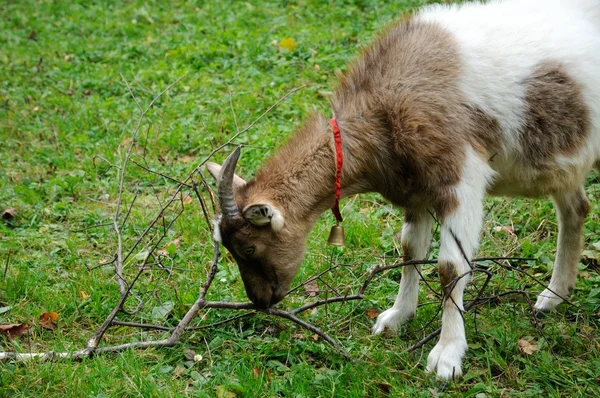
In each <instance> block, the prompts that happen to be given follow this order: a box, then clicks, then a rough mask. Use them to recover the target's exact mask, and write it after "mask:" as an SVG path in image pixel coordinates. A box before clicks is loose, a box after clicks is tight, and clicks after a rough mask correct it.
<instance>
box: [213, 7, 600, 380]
mask: <svg viewBox="0 0 600 398" xmlns="http://www.w3.org/2000/svg"><path fill="white" fill-rule="evenodd" d="M597 4H598V3H597V1H595V0H574V1H569V2H566V1H560V0H521V1H515V0H505V1H498V0H492V1H490V2H487V3H485V4H483V3H467V4H463V5H451V6H443V5H436V6H429V7H426V8H424V9H423V10H421V11H419V12H417V13H415V14H414V15H412V16H411V17H410V18H404V19H403V20H402V21H400V22H398V23H396V24H395V25H393V26H391V27H389V28H387V30H386V31H385V32H384V33H383V34H382V35H381V36H380V37H379V38H377V39H376V40H375V41H374V43H373V44H372V45H371V46H369V47H368V48H366V49H365V50H364V52H363V54H362V55H361V56H360V57H359V58H358V60H356V61H355V62H354V63H353V64H351V66H350V67H349V69H348V71H347V72H346V73H345V74H344V75H343V76H342V77H341V78H340V83H339V86H338V87H337V89H336V91H335V93H334V96H333V98H332V100H331V107H332V111H333V115H334V117H335V119H336V120H337V123H338V125H339V128H340V130H341V137H342V151H343V154H344V163H343V169H342V181H341V184H342V196H348V195H353V194H357V193H362V192H379V193H380V194H381V195H382V196H383V197H384V198H386V199H387V200H389V201H390V202H391V203H392V204H393V205H395V206H398V207H401V208H403V209H404V215H405V223H404V225H403V227H402V233H401V243H402V248H403V252H404V255H405V256H406V257H407V258H408V259H413V260H420V259H424V258H425V256H426V253H427V250H428V247H429V245H430V241H431V239H432V222H433V217H432V213H431V212H434V213H435V214H436V215H437V217H438V218H439V220H440V221H441V231H440V239H441V246H440V250H439V258H438V270H439V276H440V280H441V284H442V286H443V287H444V289H445V290H449V291H445V295H444V297H445V298H444V302H443V315H442V330H441V334H440V338H439V341H438V342H437V344H436V345H435V347H434V348H433V350H432V351H431V352H430V354H429V356H428V359H427V368H428V370H430V371H433V372H436V373H437V375H438V377H440V378H441V379H446V380H448V379H452V378H454V377H457V376H460V375H461V374H462V370H461V362H462V358H463V356H464V354H465V353H466V351H467V340H466V336H465V329H464V323H463V319H462V311H463V308H464V307H463V290H464V287H465V284H466V283H467V278H464V277H460V276H462V275H465V274H468V273H469V272H470V271H471V268H470V265H471V264H470V261H469V259H471V258H473V256H474V255H475V254H476V251H477V248H478V244H479V235H480V231H481V229H482V224H483V218H484V217H483V216H484V214H483V201H484V197H485V195H486V194H492V195H505V196H517V195H520V196H528V197H546V196H550V197H551V198H552V199H553V201H554V205H555V208H556V212H557V216H558V226H559V234H558V245H557V247H558V250H557V254H556V261H555V264H554V269H553V272H552V277H551V280H550V284H549V286H548V289H546V290H544V291H543V292H542V293H541V294H540V295H539V297H538V299H537V302H536V303H535V308H536V309H537V310H538V311H542V312H547V311H553V310H554V309H555V308H556V306H557V305H558V304H559V303H561V302H562V301H563V298H565V297H567V296H569V295H570V294H571V292H572V290H573V288H574V286H575V279H576V273H577V263H578V261H579V258H580V254H581V249H582V237H581V235H582V225H583V222H584V219H585V217H586V215H587V214H588V212H589V209H590V204H589V201H588V199H587V197H586V195H585V191H584V188H583V184H584V180H585V178H586V176H587V175H588V173H589V172H590V171H591V170H592V169H593V168H594V167H596V168H598V166H600V68H599V67H598V66H599V65H600V7H598V6H597ZM239 154H240V151H239V149H236V150H235V151H234V152H233V153H232V154H231V155H230V156H229V157H228V158H227V160H226V161H225V163H224V165H223V166H222V167H221V166H219V165H217V164H214V163H211V164H208V165H207V168H208V170H209V171H210V173H211V174H212V175H213V176H214V177H215V178H216V179H217V185H218V199H219V203H220V208H221V211H222V214H221V215H220V217H219V218H218V220H217V221H216V225H217V228H216V237H217V238H220V239H221V241H222V243H223V245H224V246H225V247H226V248H227V249H228V250H229V252H230V253H231V254H232V256H233V257H234V259H235V260H236V262H237V263H238V265H239V269H240V273H241V276H242V279H243V281H244V285H245V288H246V291H247V294H248V297H249V298H250V299H251V300H252V301H253V302H254V303H255V305H256V306H257V307H268V306H272V305H274V304H276V303H277V302H279V301H280V300H282V299H283V297H284V296H285V294H286V291H287V290H288V288H289V286H290V284H291V282H292V279H293V278H294V276H295V275H296V273H297V271H298V268H299V265H300V263H301V261H302V258H303V255H304V251H305V242H306V237H307V234H308V233H309V231H310V230H311V228H312V227H313V226H314V224H315V222H316V220H317V219H318V217H319V215H320V214H321V213H323V212H324V211H326V210H327V209H329V208H330V207H331V206H332V205H333V203H334V196H335V192H334V177H335V173H336V166H335V164H336V163H335V157H336V152H335V144H334V137H333V132H332V127H331V126H330V124H329V122H328V119H327V118H326V117H325V116H323V115H320V114H314V115H312V116H310V117H309V118H308V119H307V121H306V122H305V123H304V124H303V126H302V127H300V128H299V129H298V130H297V131H296V132H295V134H293V136H292V137H291V139H290V140H289V141H288V143H287V144H285V145H284V146H283V147H282V148H280V149H279V150H278V151H277V152H276V153H275V154H274V155H273V156H272V157H271V158H270V160H268V161H267V162H266V164H265V165H263V167H262V168H260V170H259V171H258V172H257V174H256V176H255V178H254V179H252V180H250V181H248V182H246V181H244V180H243V179H242V178H240V177H238V176H237V175H235V174H234V170H235V167H236V163H237V160H238V158H239ZM420 268H421V267H420V266H419V265H414V266H409V267H405V268H404V269H403V271H402V278H401V280H400V286H399V292H398V296H397V298H396V301H395V303H394V305H393V306H392V307H391V308H389V309H388V310H386V311H384V312H382V313H381V314H380V315H379V316H378V318H377V321H376V323H375V325H374V327H373V333H374V334H379V333H381V332H382V331H383V330H384V329H385V328H390V329H392V330H398V328H399V327H400V326H401V325H402V324H403V323H405V322H407V321H408V320H410V319H411V318H412V317H413V316H414V314H415V311H416V308H417V296H418V283H419V273H420ZM451 282H453V283H452V286H451V287H450V284H451Z"/></svg>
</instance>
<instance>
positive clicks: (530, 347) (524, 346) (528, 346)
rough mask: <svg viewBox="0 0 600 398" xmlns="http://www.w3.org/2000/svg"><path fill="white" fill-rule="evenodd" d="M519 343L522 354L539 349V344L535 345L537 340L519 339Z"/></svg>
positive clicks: (531, 352)
mask: <svg viewBox="0 0 600 398" xmlns="http://www.w3.org/2000/svg"><path fill="white" fill-rule="evenodd" d="M517 344H518V345H519V351H521V354H525V355H531V354H533V353H534V352H535V351H537V350H538V346H537V345H535V341H531V342H529V341H527V340H525V339H519V341H518V342H517Z"/></svg>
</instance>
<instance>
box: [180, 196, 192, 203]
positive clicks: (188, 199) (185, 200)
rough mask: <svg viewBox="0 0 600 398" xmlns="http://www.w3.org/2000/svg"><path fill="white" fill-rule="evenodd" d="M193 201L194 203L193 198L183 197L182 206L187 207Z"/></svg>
mask: <svg viewBox="0 0 600 398" xmlns="http://www.w3.org/2000/svg"><path fill="white" fill-rule="evenodd" d="M193 201H194V198H192V197H191V196H190V195H185V197H184V198H183V200H182V202H183V204H184V205H189V204H190V203H192V202H193Z"/></svg>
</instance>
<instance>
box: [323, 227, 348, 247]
mask: <svg viewBox="0 0 600 398" xmlns="http://www.w3.org/2000/svg"><path fill="white" fill-rule="evenodd" d="M327 243H329V244H330V245H333V246H345V245H346V237H345V236H344V227H342V226H341V225H339V224H338V225H334V226H333V227H331V232H330V233H329V238H328V239H327Z"/></svg>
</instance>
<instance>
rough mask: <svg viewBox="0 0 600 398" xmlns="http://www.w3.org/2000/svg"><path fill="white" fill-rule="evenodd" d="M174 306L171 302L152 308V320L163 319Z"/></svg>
mask: <svg viewBox="0 0 600 398" xmlns="http://www.w3.org/2000/svg"><path fill="white" fill-rule="evenodd" d="M173 307H175V305H174V304H173V302H172V301H165V302H164V303H163V304H162V305H159V306H157V307H154V308H152V319H165V318H166V317H167V315H169V313H170V312H171V311H172V310H173Z"/></svg>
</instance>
